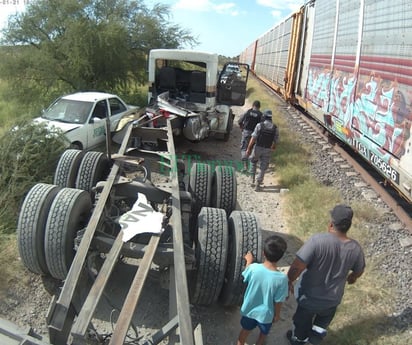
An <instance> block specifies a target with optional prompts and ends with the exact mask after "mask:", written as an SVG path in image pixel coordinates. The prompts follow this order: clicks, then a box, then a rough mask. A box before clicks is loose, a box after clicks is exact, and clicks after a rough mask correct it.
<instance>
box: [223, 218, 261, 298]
mask: <svg viewBox="0 0 412 345" xmlns="http://www.w3.org/2000/svg"><path fill="white" fill-rule="evenodd" d="M228 225H229V248H228V258H227V269H226V275H225V282H224V284H223V288H222V293H221V295H220V297H219V300H220V302H221V303H222V304H223V305H226V306H232V305H234V306H238V305H241V303H242V300H243V294H244V292H245V288H246V284H244V283H243V277H242V271H243V270H244V268H245V260H244V256H245V254H246V253H247V252H248V251H251V252H252V254H253V257H254V258H255V261H256V262H261V261H262V250H263V248H262V235H261V231H260V226H259V223H258V220H257V218H256V216H255V215H254V214H253V213H251V212H246V211H233V212H232V214H231V215H230V216H229V219H228Z"/></svg>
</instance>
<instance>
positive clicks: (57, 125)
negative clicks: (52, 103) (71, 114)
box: [33, 117, 81, 133]
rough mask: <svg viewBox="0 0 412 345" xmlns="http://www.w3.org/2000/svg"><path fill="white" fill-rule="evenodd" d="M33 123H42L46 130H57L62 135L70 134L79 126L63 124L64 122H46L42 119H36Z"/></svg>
mask: <svg viewBox="0 0 412 345" xmlns="http://www.w3.org/2000/svg"><path fill="white" fill-rule="evenodd" d="M33 122H35V123H44V124H46V125H47V127H48V128H52V127H55V128H58V129H60V130H61V131H63V132H64V133H67V132H70V131H72V130H73V129H76V128H79V127H80V126H81V124H77V123H64V122H59V121H52V120H47V119H44V118H42V117H36V118H35V119H34V120H33Z"/></svg>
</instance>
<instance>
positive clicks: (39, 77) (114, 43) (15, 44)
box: [0, 0, 198, 104]
mask: <svg viewBox="0 0 412 345" xmlns="http://www.w3.org/2000/svg"><path fill="white" fill-rule="evenodd" d="M197 43H198V42H197V40H196V38H194V37H193V35H192V34H191V32H190V31H189V30H188V29H185V28H182V27H180V26H179V25H176V24H173V23H172V22H171V15H170V7H169V6H167V5H162V4H155V5H153V7H152V8H149V7H148V6H147V5H146V4H145V3H144V1H141V0H140V1H139V0H135V1H130V0H37V1H33V2H30V3H29V4H28V5H27V8H26V11H25V12H23V13H18V14H16V15H12V16H11V17H9V20H8V24H7V26H6V28H5V29H3V30H2V39H1V44H2V50H1V63H0V79H1V80H5V81H7V85H8V92H9V94H10V96H11V97H12V98H15V99H17V100H18V101H19V102H20V103H21V104H24V103H26V102H33V101H36V100H38V99H39V98H40V99H41V98H44V97H45V96H47V99H51V98H52V97H54V96H56V97H57V96H59V95H61V94H63V93H68V92H72V91H78V90H105V91H111V92H116V93H119V94H120V95H122V96H123V97H125V98H126V100H127V99H128V96H129V97H130V93H131V92H132V91H133V90H136V88H137V87H138V86H139V85H143V84H144V83H145V82H146V78H147V76H146V74H147V73H146V71H147V66H146V64H147V62H146V61H147V55H148V53H149V51H150V49H153V48H182V47H193V46H194V45H196V44H197Z"/></svg>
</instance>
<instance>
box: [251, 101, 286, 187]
mask: <svg viewBox="0 0 412 345" xmlns="http://www.w3.org/2000/svg"><path fill="white" fill-rule="evenodd" d="M278 141H279V130H278V127H277V126H276V125H275V124H274V123H273V122H272V111H271V110H269V109H267V110H265V111H264V112H263V122H261V123H259V124H257V125H256V128H255V130H254V131H253V133H252V136H251V138H250V140H249V144H248V147H247V150H246V155H247V156H248V157H249V159H250V162H251V169H250V174H251V175H252V186H254V185H255V175H256V170H257V164H258V162H260V166H259V168H260V171H259V174H258V175H257V176H256V190H260V188H261V184H262V183H263V178H264V177H265V172H266V170H267V168H268V166H269V162H270V158H271V156H272V152H273V150H275V148H276V144H277V142H278Z"/></svg>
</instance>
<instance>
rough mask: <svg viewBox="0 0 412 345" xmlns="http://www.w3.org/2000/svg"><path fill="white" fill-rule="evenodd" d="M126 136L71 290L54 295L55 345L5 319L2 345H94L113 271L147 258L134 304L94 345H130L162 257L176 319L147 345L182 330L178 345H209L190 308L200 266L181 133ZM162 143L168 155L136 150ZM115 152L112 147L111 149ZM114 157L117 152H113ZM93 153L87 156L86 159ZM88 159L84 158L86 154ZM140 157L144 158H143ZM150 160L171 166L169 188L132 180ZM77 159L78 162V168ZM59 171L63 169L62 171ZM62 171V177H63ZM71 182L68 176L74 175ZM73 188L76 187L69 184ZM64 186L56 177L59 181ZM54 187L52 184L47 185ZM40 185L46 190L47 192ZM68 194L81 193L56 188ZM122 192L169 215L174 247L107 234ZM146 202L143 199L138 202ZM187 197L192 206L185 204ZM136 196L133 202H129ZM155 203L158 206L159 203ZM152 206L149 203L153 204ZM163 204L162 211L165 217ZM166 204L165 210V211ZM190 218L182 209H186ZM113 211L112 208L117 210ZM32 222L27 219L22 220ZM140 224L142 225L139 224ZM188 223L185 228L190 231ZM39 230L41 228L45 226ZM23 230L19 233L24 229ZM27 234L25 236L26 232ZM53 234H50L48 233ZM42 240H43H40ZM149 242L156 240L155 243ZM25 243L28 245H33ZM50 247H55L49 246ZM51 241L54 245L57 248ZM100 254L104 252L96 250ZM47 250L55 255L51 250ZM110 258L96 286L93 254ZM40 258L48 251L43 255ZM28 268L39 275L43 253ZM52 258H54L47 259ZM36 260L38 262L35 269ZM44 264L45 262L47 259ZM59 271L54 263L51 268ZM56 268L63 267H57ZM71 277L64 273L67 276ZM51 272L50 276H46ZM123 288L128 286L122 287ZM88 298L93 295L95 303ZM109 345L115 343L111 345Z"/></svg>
mask: <svg viewBox="0 0 412 345" xmlns="http://www.w3.org/2000/svg"><path fill="white" fill-rule="evenodd" d="M126 126H127V128H126V130H125V131H124V132H123V135H124V138H123V140H122V143H121V146H120V149H119V151H118V153H117V154H113V155H111V154H110V152H108V156H109V157H110V158H111V159H110V162H111V163H112V165H111V168H110V167H108V175H107V178H106V179H105V180H104V181H100V182H98V183H97V184H96V185H95V186H94V187H93V188H92V190H90V194H92V195H93V197H92V198H93V200H94V206H93V208H92V210H91V215H90V217H89V220H88V222H87V225H86V226H84V227H83V228H82V229H76V231H75V232H74V242H73V243H74V244H75V247H76V252H75V255H74V258H73V260H72V262H71V264H70V265H69V267H67V269H68V272H67V275H65V277H61V280H64V284H63V286H62V288H61V291H60V293H59V294H58V295H55V296H53V298H52V301H51V305H50V308H49V311H48V314H47V325H48V329H49V342H46V341H43V340H42V339H41V337H39V336H37V335H35V334H34V333H33V332H32V330H29V331H27V332H26V334H25V332H24V331H22V330H21V329H19V328H18V327H16V326H14V325H12V324H11V323H9V322H8V321H5V320H0V339H4V342H3V341H2V344H26V345H27V344H55V345H63V344H72V345H83V344H90V341H91V339H90V330H94V327H93V324H92V319H93V316H94V314H95V311H96V308H97V306H98V303H99V300H100V299H101V297H102V295H103V292H104V289H105V286H106V284H107V282H108V281H109V279H110V276H111V274H112V272H113V269H114V267H115V265H116V263H117V262H118V261H119V258H120V257H121V256H130V257H134V258H140V259H141V260H140V262H139V265H138V269H137V271H136V274H135V276H134V279H133V281H132V283H131V285H130V287H129V288H128V293H127V296H126V299H125V300H124V303H123V307H122V309H121V311H120V314H119V317H118V320H117V322H116V325H115V327H114V330H113V333H112V334H111V336H110V338H106V339H99V336H98V334H97V332H95V333H94V334H95V339H92V341H93V342H92V343H93V344H96V343H99V344H111V345H115V344H118V345H119V344H124V343H125V342H126V336H127V333H128V330H129V327H130V325H131V323H132V317H133V315H134V314H135V311H136V312H138V310H136V306H137V303H138V301H139V298H140V296H141V292H142V290H143V287H144V284H145V281H146V278H147V276H148V272H149V270H150V268H151V265H152V262H154V259H155V258H156V257H158V259H159V261H160V262H162V264H161V265H163V266H164V267H168V270H166V271H167V272H169V282H170V283H169V285H170V286H169V288H170V290H169V291H170V292H169V315H170V320H169V321H168V322H167V323H166V324H165V325H164V326H163V327H162V328H161V329H160V330H158V331H157V332H155V333H154V334H152V335H151V338H150V339H149V340H147V341H146V342H145V344H158V343H160V342H161V341H162V340H163V339H164V338H166V337H168V336H170V335H171V334H173V333H175V332H176V329H178V339H179V341H178V343H180V344H184V345H194V344H196V345H202V344H203V340H202V334H201V327H200V325H199V326H198V327H196V329H195V330H193V327H192V320H191V314H190V309H189V295H188V282H187V276H186V270H187V268H188V266H191V265H193V262H194V254H193V249H191V248H185V246H186V247H187V243H188V238H187V235H185V237H186V238H184V234H183V232H184V231H183V227H188V215H189V214H190V207H191V206H190V205H191V200H190V194H188V192H186V191H184V190H183V188H181V182H179V176H178V174H179V169H177V168H176V167H177V162H176V154H175V148H174V142H173V134H172V128H171V125H170V122H169V121H168V122H167V126H166V127H165V128H147V127H142V126H141V124H139V122H138V121H137V122H136V121H135V122H130V123H128V124H127V125H126ZM137 137H139V138H145V137H150V138H152V139H153V138H155V139H156V140H157V141H158V142H159V144H160V145H159V148H161V149H162V151H160V150H151V151H147V150H139V149H137V148H134V147H132V146H130V144H131V143H132V142H133V141H135V138H137ZM108 147H109V145H108ZM108 151H109V150H108ZM86 154H87V153H86ZM82 155H83V153H82ZM136 155H139V156H136ZM144 156H146V157H151V158H152V159H153V160H155V161H157V162H158V163H159V164H162V165H163V166H164V167H166V171H167V172H168V175H169V176H168V179H167V181H166V182H164V183H162V186H161V187H158V186H155V185H154V184H153V183H152V182H151V181H149V180H146V178H145V179H144V181H139V180H137V179H133V178H127V176H125V169H124V167H125V166H129V167H130V166H131V167H133V166H135V167H136V166H139V165H140V163H141V162H143V161H144V159H145V158H143V157H144ZM73 161H74V160H72V162H73ZM57 169H59V167H58V168H57ZM57 173H58V172H56V176H57ZM66 177H67V174H66ZM68 180H69V179H68V178H67V179H66V187H72V186H71V185H70V184H69V183H67V181H68ZM55 182H56V178H55ZM39 185H42V186H47V185H44V184H39ZM42 186H40V187H42ZM49 187H50V188H56V189H60V190H67V191H69V192H70V191H72V192H73V191H74V192H76V189H72V188H60V187H61V186H52V185H49ZM118 190H120V192H121V193H126V194H130V198H133V197H134V199H135V201H134V202H135V204H137V201H136V199H137V200H139V197H140V196H142V197H143V200H146V203H143V204H142V203H140V204H139V205H143V207H146V208H151V210H152V211H155V210H154V209H153V208H152V206H151V205H153V206H154V207H155V208H156V213H157V215H158V216H159V215H160V216H161V218H162V221H161V222H160V226H161V228H162V230H164V229H166V228H167V230H168V232H169V233H171V236H169V240H168V241H169V242H168V243H167V241H166V242H162V240H161V238H162V234H163V233H165V232H166V231H163V232H162V231H159V232H158V233H157V234H156V233H153V234H152V233H147V232H146V231H142V232H144V236H145V238H146V240H145V241H144V242H142V243H135V242H133V243H128V240H130V239H131V238H133V237H134V234H130V233H127V232H128V231H129V229H126V228H127V226H126V228H124V227H119V226H118V227H117V230H118V231H116V232H115V233H111V234H107V233H106V232H105V230H104V226H103V224H104V221H105V220H104V218H105V217H107V210H108V205H111V204H112V203H113V200H114V199H116V196H117V194H116V193H118ZM77 192H79V193H83V194H84V193H85V192H84V190H83V191H80V190H77ZM138 195H139V196H138ZM181 196H182V198H183V199H184V200H181ZM127 197H129V195H127ZM153 200H155V202H152V201H153ZM147 201H149V202H147ZM157 203H159V204H160V205H161V207H160V208H161V209H159V211H158V207H157ZM162 204H163V205H162ZM185 206H186V210H185V211H186V212H185V215H184V214H183V212H182V208H185ZM109 209H110V207H109ZM21 217H23V218H24V216H21ZM136 219H137V222H138V221H139V218H138V217H137V218H136ZM182 222H184V223H185V224H184V226H183V225H182ZM37 228H38V226H37ZM18 230H19V229H18ZM22 231H23V232H24V231H25V230H22ZM46 231H47V230H46ZM149 231H150V230H149ZM26 235H27V236H26V239H24V241H26V242H27V237H29V238H31V237H32V236H34V235H32V234H28V233H26ZM35 235H36V236H37V237H39V236H38V234H35ZM147 238H149V239H147ZM26 242H22V245H23V246H24V245H26ZM46 245H47V244H46ZM50 245H51V242H50V243H49V246H50ZM96 248H98V249H97V250H96ZM46 251H47V249H46ZM93 251H95V252H97V251H98V252H99V253H105V255H104V256H105V259H104V261H103V263H102V265H101V268H100V269H99V270H98V272H95V277H94V279H93V281H92V282H90V279H89V280H88V279H87V278H88V277H90V272H87V270H88V264H87V262H88V259H89V258H90V255H91V253H92V252H93ZM39 253H40V251H39ZM24 256H25V255H23V261H24V262H25V263H27V262H29V265H26V266H28V268H29V269H30V270H32V271H36V268H34V269H33V267H30V264H33V262H34V261H36V259H37V258H38V257H40V254H38V255H36V256H33V257H29V259H27V257H26V258H25V257H24ZM46 256H47V254H46ZM30 261H31V262H30ZM39 261H40V260H39ZM50 267H51V268H53V264H52V265H51V266H50V265H49V268H50ZM54 267H55V268H56V267H57V266H54ZM50 271H51V273H52V274H51V275H52V276H54V277H55V275H53V273H54V274H56V272H57V275H59V274H60V272H61V271H62V270H61V269H60V271H59V269H51V270H50ZM63 271H64V270H63ZM43 273H44V270H43ZM122 283H123V282H122ZM85 291H88V293H87V296H84V295H85ZM108 341H109V342H108Z"/></svg>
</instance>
